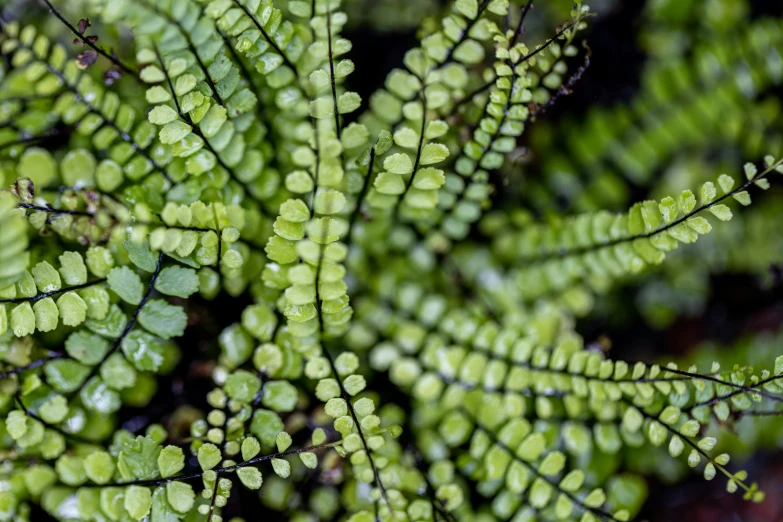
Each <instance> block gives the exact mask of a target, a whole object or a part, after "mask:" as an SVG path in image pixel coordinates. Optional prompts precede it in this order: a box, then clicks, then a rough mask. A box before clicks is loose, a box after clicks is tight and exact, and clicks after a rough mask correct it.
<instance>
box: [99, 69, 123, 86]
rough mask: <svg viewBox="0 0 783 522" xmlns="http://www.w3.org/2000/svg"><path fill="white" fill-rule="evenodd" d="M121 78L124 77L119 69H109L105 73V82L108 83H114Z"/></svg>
mask: <svg viewBox="0 0 783 522" xmlns="http://www.w3.org/2000/svg"><path fill="white" fill-rule="evenodd" d="M120 78H122V72H121V71H120V70H119V69H109V70H108V71H106V72H105V73H103V83H105V84H106V85H112V84H114V82H116V81H117V80H119V79H120Z"/></svg>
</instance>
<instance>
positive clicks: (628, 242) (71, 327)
mask: <svg viewBox="0 0 783 522" xmlns="http://www.w3.org/2000/svg"><path fill="white" fill-rule="evenodd" d="M355 4H356V2H351V3H349V5H346V6H343V5H342V2H341V1H340V0H313V1H299V0H292V1H288V2H275V1H273V0H177V1H174V0H134V1H131V0H112V1H107V0H79V1H77V2H73V3H68V5H65V4H62V5H60V4H58V3H56V2H53V1H50V0H43V2H42V10H41V11H40V12H41V13H46V14H47V16H48V17H49V18H48V19H49V20H51V22H52V23H51V24H49V23H46V24H43V23H40V22H39V21H34V22H33V23H32V24H29V25H25V24H24V23H23V21H20V20H18V19H16V18H19V17H21V18H23V19H24V18H25V16H24V14H22V15H21V16H19V15H18V14H17V13H18V11H16V10H11V9H9V10H8V12H9V13H12V14H15V16H8V17H5V16H4V17H3V18H2V21H1V22H0V51H1V52H2V54H3V57H4V61H3V63H2V65H0V67H1V68H0V124H2V129H0V181H2V183H3V186H4V188H3V190H2V191H0V223H2V227H0V360H1V361H2V368H0V381H2V383H1V385H0V409H2V414H3V419H4V422H3V424H2V425H0V435H2V437H0V439H1V444H0V446H2V450H0V459H2V462H3V465H2V468H3V469H2V474H3V478H2V481H3V484H4V487H2V488H0V520H31V519H32V518H33V517H38V516H40V515H39V513H40V511H33V510H43V511H44V512H46V513H47V514H48V515H50V516H51V517H53V518H55V519H58V520H85V521H87V520H112V521H120V520H151V521H153V522H162V521H166V522H172V521H175V520H207V521H209V522H220V521H221V520H223V519H225V518H226V517H229V516H232V515H233V514H237V515H240V516H243V517H246V518H247V519H248V520H249V519H252V518H253V517H256V518H257V517H258V516H259V515H257V514H256V512H255V511H253V512H250V511H248V510H247V509H246V512H245V513H241V512H237V508H238V506H244V505H246V503H247V499H248V498H252V499H256V498H257V499H260V502H261V503H262V504H263V505H264V506H265V507H266V508H269V509H271V510H276V511H280V512H282V513H283V515H284V516H286V517H287V518H289V519H292V520H316V519H321V520H332V519H341V520H342V519H344V520H350V521H352V522H362V521H369V520H378V521H380V520H389V521H401V520H410V521H416V520H422V521H425V520H431V521H438V520H446V521H456V520H514V521H523V520H581V521H583V522H589V521H599V520H601V521H626V520H631V519H632V518H633V517H634V516H636V515H637V512H638V510H639V507H640V505H641V503H642V502H643V499H644V491H643V488H642V487H641V486H639V483H638V479H637V478H634V477H632V476H631V475H628V474H626V473H624V472H625V471H627V470H631V471H637V472H645V473H648V472H650V471H649V470H648V469H646V468H645V466H644V465H643V464H644V460H645V458H649V456H650V455H655V456H660V455H661V454H662V453H668V454H669V456H670V457H671V458H673V459H675V461H676V462H680V463H681V464H683V466H690V467H692V468H697V467H698V468H699V471H700V472H701V473H702V474H703V476H704V477H705V478H706V479H707V480H711V479H713V478H715V477H716V476H718V475H720V476H722V477H723V478H724V479H725V481H726V484H727V486H726V487H727V489H728V490H729V491H731V492H733V491H741V492H742V493H743V495H744V497H745V498H746V499H749V500H752V501H755V502H761V501H763V500H764V493H763V492H762V491H760V489H759V486H758V485H757V484H756V483H755V482H754V481H753V480H752V479H749V478H748V474H747V473H746V472H745V471H743V470H741V469H739V468H737V467H735V466H734V465H733V463H730V457H729V454H728V453H726V452H724V451H723V449H724V446H728V447H730V446H731V445H730V444H724V442H723V440H724V433H723V432H722V431H721V430H720V427H721V424H725V423H727V422H729V421H732V420H738V419H742V418H746V419H747V420H754V419H753V418H754V417H756V416H758V417H767V416H769V417H774V416H777V415H778V414H779V410H778V408H779V404H778V403H779V402H780V394H781V393H783V389H782V388H781V386H782V385H781V381H780V379H781V377H783V358H781V357H780V356H778V355H779V354H778V353H777V352H779V351H780V350H779V349H775V348H773V349H771V350H768V351H767V352H765V353H764V357H763V359H762V360H760V361H758V362H757V361H756V359H755V358H753V360H750V359H751V358H750V357H749V358H748V359H749V360H748V361H746V362H747V364H737V365H735V366H733V367H731V365H730V364H725V365H724V366H725V367H727V368H729V367H730V369H727V370H726V369H722V368H721V365H720V364H719V363H718V362H714V363H712V364H711V365H710V364H707V363H705V362H702V361H700V364H698V365H693V366H687V368H686V369H683V368H685V366H683V367H680V366H678V365H677V363H675V362H668V361H667V362H665V363H664V364H652V363H646V362H642V361H640V362H626V361H623V360H619V359H614V358H611V357H609V356H608V355H607V354H604V353H600V352H597V351H595V350H593V349H591V348H590V347H589V346H586V345H585V342H584V340H583V338H582V337H581V336H580V334H579V333H578V329H577V323H576V320H577V319H578V318H580V317H583V316H585V315H587V314H589V313H590V312H591V311H592V310H593V308H594V304H595V302H596V301H597V299H598V298H599V296H605V295H607V294H610V295H611V291H612V290H613V289H614V288H615V287H616V286H617V285H619V284H622V283H625V282H628V281H637V280H638V278H639V276H640V274H642V273H643V272H651V271H652V268H653V267H655V266H657V265H660V264H663V263H664V262H667V261H668V259H669V257H675V256H669V253H670V252H671V251H673V250H675V249H678V248H679V245H680V243H683V244H687V243H694V242H696V241H697V240H699V239H700V237H701V236H703V235H705V234H707V233H708V232H710V230H711V229H712V225H711V224H710V222H709V221H707V219H706V217H707V216H708V215H712V216H713V217H714V218H717V220H718V221H728V220H730V219H731V218H732V217H733V211H732V210H731V209H730V208H729V206H727V203H730V202H731V201H732V200H736V201H738V202H739V203H740V204H741V205H742V206H747V205H750V203H751V196H750V191H751V190H757V189H762V190H766V189H768V188H770V183H771V181H770V180H772V179H773V177H774V176H776V175H777V174H778V173H781V172H783V166H781V164H782V163H783V160H778V159H775V157H773V156H767V157H765V158H764V164H763V166H761V167H757V166H756V164H754V163H747V164H746V165H745V167H744V174H745V177H744V180H743V181H741V182H740V181H738V180H737V179H735V178H734V177H732V176H729V175H726V174H722V175H720V176H719V177H717V179H715V180H713V181H708V182H706V183H699V185H698V190H697V192H698V197H697V195H694V193H693V192H691V190H684V191H679V190H678V191H677V192H679V195H678V197H677V199H675V198H673V197H670V196H665V197H657V198H656V199H648V200H645V201H641V202H639V203H635V204H631V203H630V202H627V201H625V200H621V201H616V202H615V203H618V204H622V205H623V206H625V207H626V208H627V209H628V210H626V211H623V212H620V213H616V212H615V211H616V208H613V207H612V206H610V205H598V206H596V208H590V209H589V210H590V211H588V212H584V213H582V214H577V215H573V216H569V215H557V216H553V217H551V218H550V219H540V220H539V219H532V218H531V217H530V212H531V211H532V210H534V208H539V202H538V201H536V204H535V205H526V206H524V207H522V206H520V202H519V201H515V202H514V203H512V205H513V206H512V208H511V209H508V208H507V207H506V206H504V205H505V203H506V202H504V201H502V200H503V198H502V196H503V194H502V193H503V186H502V181H498V178H497V177H496V174H497V173H498V172H502V171H504V170H507V169H508V168H509V165H510V164H512V163H513V156H514V153H515V151H516V150H517V149H518V147H519V145H520V143H521V140H522V139H524V138H525V132H526V131H527V130H528V128H529V127H531V126H532V124H533V123H535V121H536V119H538V118H541V117H542V116H543V115H544V114H545V113H547V112H548V111H549V110H550V109H552V108H553V107H554V106H556V105H557V104H558V103H559V102H560V100H561V99H562V98H564V97H565V96H567V95H569V94H570V93H571V92H572V91H573V90H574V89H576V88H577V86H578V82H579V81H581V80H582V79H583V75H584V73H585V71H586V70H587V68H588V67H589V65H590V60H591V56H592V51H591V50H590V48H589V47H588V46H587V45H586V44H584V46H581V44H582V43H583V42H582V41H581V39H582V36H581V35H582V31H584V30H585V29H586V28H587V27H588V26H589V23H590V20H591V18H590V17H591V13H590V10H589V8H588V7H587V5H583V3H582V2H581V1H580V2H576V3H575V4H574V5H573V6H572V9H571V10H570V12H569V13H568V18H567V19H566V20H565V21H564V22H563V23H562V24H561V25H560V26H558V27H557V28H555V29H554V30H550V32H549V34H548V35H547V36H546V37H545V38H542V39H541V40H540V41H535V39H531V38H529V37H528V36H527V35H525V34H524V29H525V25H526V24H528V25H529V24H530V23H531V20H533V19H534V17H535V16H536V14H535V13H534V12H533V3H532V2H526V3H524V5H521V6H520V5H516V4H515V3H513V2H510V1H509V0H455V1H454V2H449V5H448V7H447V8H446V10H445V11H444V12H443V16H442V17H441V18H440V19H438V20H432V19H429V20H425V21H424V22H423V23H422V24H421V29H420V31H419V36H420V38H419V42H418V44H417V45H416V46H414V47H413V48H412V49H410V50H409V51H408V52H407V53H406V54H405V56H404V59H403V61H402V64H401V65H400V67H399V68H397V69H394V70H392V71H391V72H390V73H389V74H388V76H387V77H386V79H385V82H384V85H383V87H382V88H380V89H378V90H377V91H375V92H374V93H373V94H372V95H371V96H370V97H369V99H368V100H362V99H361V97H360V95H359V94H358V93H357V92H355V91H353V90H351V89H352V88H353V86H354V84H355V82H356V78H355V76H356V75H354V74H353V73H354V69H355V68H356V65H355V64H354V62H353V61H352V59H351V58H350V56H351V54H350V53H351V52H352V50H353V44H352V43H351V42H350V41H349V39H348V38H346V34H344V29H345V27H346V24H348V22H349V20H348V16H347V15H346V12H344V11H343V9H346V10H348V11H350V10H354V9H355ZM428 5H429V4H428ZM428 5H427V6H428ZM352 6H353V7H352ZM427 6H424V5H423V6H422V7H421V8H422V9H426V8H427ZM381 7H383V6H381ZM379 9H380V8H379ZM75 13H79V14H89V15H90V17H91V20H92V21H90V20H88V19H86V18H82V19H81V20H79V21H78V22H77V23H74V22H73V21H72V19H74V20H75V16H76V15H75ZM6 18H8V19H6ZM378 22H379V23H380V25H384V21H378ZM387 22H388V23H389V24H394V23H396V21H395V20H389V21H387ZM93 23H94V24H95V25H94V26H93V25H92V24H93ZM769 24H771V22H769ZM545 25H546V24H545ZM115 28H116V29H118V31H117V32H118V35H119V36H117V38H113V37H112V31H113V29H115ZM768 32H770V30H769V28H768V27H767V26H766V25H764V26H763V27H762V26H759V27H755V26H754V27H753V28H752V33H753V35H756V36H751V37H749V39H750V40H751V43H750V44H749V45H751V47H753V50H754V52H757V51H759V50H758V47H759V46H758V44H757V42H756V43H754V42H755V40H754V38H758V34H762V33H764V34H766V33H768ZM773 36H774V35H770V38H772V37H773ZM531 40H532V41H531ZM63 42H73V43H72V44H71V43H69V44H67V45H66V44H64V43H63ZM580 49H583V50H580ZM770 49H773V48H772V47H770ZM74 50H76V51H77V52H72V51H74ZM754 56H755V55H754ZM735 58H736V59H735ZM727 61H730V62H732V63H736V64H737V66H738V67H742V64H744V63H745V62H746V61H753V63H754V64H755V61H756V59H755V57H754V58H753V60H750V59H746V58H742V57H732V58H731V59H727ZM683 63H684V62H683ZM761 67H762V68H764V67H766V69H764V70H765V72H766V73H767V74H768V76H769V77H770V82H771V83H775V82H776V81H777V80H776V79H775V78H774V69H775V65H774V63H773V61H771V59H770V60H767V62H765V65H763V66H761ZM651 89H652V90H655V88H654V87H653V88H651ZM717 91H719V89H718V88H716V92H717ZM720 92H721V93H722V92H723V91H720ZM718 97H720V96H718ZM700 100H703V103H704V104H706V105H709V106H710V107H712V104H713V102H714V101H715V100H713V98H712V97H711V94H710V93H704V94H702V95H700ZM672 106H673V107H679V105H672ZM758 108H759V112H760V113H764V109H763V107H760V106H759V107H758ZM646 110H649V111H650V112H653V111H652V110H651V109H649V108H648V109H646ZM763 127H764V128H762V129H761V130H760V134H761V135H762V136H766V135H767V134H768V133H767V130H766V126H765V125H763ZM572 131H573V132H574V133H578V134H579V136H580V137H581V136H582V135H586V134H587V133H586V132H585V131H583V130H582V129H581V128H579V127H577V126H573V128H572ZM694 134H696V135H697V136H698V137H699V138H701V139H702V140H704V141H706V140H708V139H712V138H713V137H714V136H713V134H710V133H709V132H707V131H704V132H697V133H694ZM772 141H774V140H770V141H769V142H766V141H765V143H764V145H765V146H767V145H769V146H770V147H772V146H773V143H772ZM672 149H673V147H672ZM748 149H749V151H753V152H757V151H755V149H753V148H752V147H748ZM589 152H590V153H591V154H592V155H594V156H595V157H600V156H601V152H600V151H597V150H596V151H593V150H591V151H589ZM617 153H618V154H620V155H621V156H622V157H623V158H626V159H627V160H628V161H621V162H620V167H621V169H620V170H622V172H623V174H624V175H628V176H631V177H633V176H634V175H635V174H638V171H639V169H637V168H636V167H635V166H634V164H633V162H634V161H636V162H641V163H643V164H644V167H643V168H641V170H645V169H646V171H651V170H652V169H653V168H654V163H655V162H654V161H652V160H650V161H647V160H646V159H645V158H646V157H645V153H644V151H640V149H638V148H636V147H635V146H634V145H633V144H631V145H629V146H627V147H626V146H622V147H621V150H619V151H617ZM663 155H664V154H663V153H661V156H663ZM596 161H598V160H596ZM637 180H638V178H637ZM663 188H666V189H670V187H668V186H664V187H663ZM669 191H670V192H673V189H670V190H669ZM547 192H548V189H544V190H542V191H540V192H538V193H535V194H534V195H535V196H536V198H537V197H538V196H539V195H541V196H542V198H541V199H542V201H540V203H541V204H542V205H543V206H544V207H546V206H548V205H549V204H550V203H551V201H544V197H543V196H544V195H547ZM655 193H656V194H657V190H656V192H655ZM772 198H774V196H772V197H770V198H767V201H774V199H772ZM496 204H497V206H498V209H499V210H493V209H494V208H495V206H496ZM618 206H619V205H618ZM620 208H621V207H620ZM510 223H513V226H511V227H509V226H508V225H509V224H510ZM716 226H722V225H721V224H719V223H716ZM727 245H728V242H727ZM726 248H728V246H727V247H726ZM734 248H736V246H735V247H734ZM680 262H681V260H680ZM671 264H672V266H675V267H676V266H678V265H677V261H676V260H675V261H674V262H673V263H671ZM740 264H741V263H740ZM672 270H673V271H675V269H672ZM700 273H701V274H703V272H700ZM224 305H225V308H226V311H225V312H223V311H222V310H221V308H223V307H224ZM215 311H217V312H219V313H213V312H215ZM715 359H721V357H715ZM710 362H711V361H710ZM749 364H754V366H749ZM755 365H758V366H755ZM186 366H190V367H191V369H192V370H193V371H194V372H196V371H200V372H202V373H203V374H204V376H205V377H207V378H208V380H209V384H208V386H209V391H207V392H206V396H205V397H203V398H201V397H200V398H198V399H193V398H192V397H190V393H191V392H192V393H196V394H200V393H201V388H202V386H201V384H199V383H197V382H193V383H191V382H188V383H187V384H186V386H187V387H188V392H189V395H188V402H192V404H187V405H182V406H181V407H178V408H176V409H174V410H172V411H169V408H168V401H161V400H160V399H161V398H163V397H164V396H165V395H166V394H167V390H166V389H164V388H163V387H161V389H158V387H159V386H162V385H163V386H168V385H169V383H170V381H174V382H175V383H178V382H179V380H180V376H181V372H182V370H183V368H185V367H186ZM172 375H173V376H172ZM191 384H192V390H191ZM177 385H178V384H175V385H174V386H177ZM204 399H205V400H204ZM164 410H165V411H164ZM134 411H136V412H138V411H141V412H144V413H143V419H140V418H139V417H133V418H130V419H129V418H128V414H129V412H134ZM762 412H763V413H762ZM755 443H756V441H753V444H755ZM667 458H668V457H667ZM601 466H604V468H603V471H600V472H598V471H596V470H597V469H598V468H600V467H601ZM620 489H622V490H623V491H624V492H625V493H626V494H624V495H623V494H620V493H619V492H618V491H619V490H620ZM246 490H247V491H252V492H255V491H258V493H255V494H253V495H252V497H251V496H248V495H247V491H246ZM628 491H631V492H632V494H627V492H628ZM238 497H242V500H241V501H240V500H239V499H238ZM240 509H241V508H240ZM33 513H35V514H33ZM232 520H235V519H232Z"/></svg>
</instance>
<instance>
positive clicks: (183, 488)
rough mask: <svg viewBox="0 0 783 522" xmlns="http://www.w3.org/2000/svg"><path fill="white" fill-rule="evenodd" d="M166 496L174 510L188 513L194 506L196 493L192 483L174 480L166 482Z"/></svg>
mask: <svg viewBox="0 0 783 522" xmlns="http://www.w3.org/2000/svg"><path fill="white" fill-rule="evenodd" d="M166 498H167V499H168V501H169V504H171V507H172V508H173V509H174V511H177V512H178V513H187V512H188V511H190V510H191V508H192V507H193V503H194V501H195V499H196V494H195V492H194V491H193V487H192V486H191V485H190V484H187V483H185V482H177V481H174V482H169V483H168V484H166Z"/></svg>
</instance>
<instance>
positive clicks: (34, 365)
mask: <svg viewBox="0 0 783 522" xmlns="http://www.w3.org/2000/svg"><path fill="white" fill-rule="evenodd" d="M64 357H66V355H65V354H64V353H51V354H50V355H49V356H48V357H45V358H43V359H38V360H37V361H33V362H31V363H30V364H28V365H27V366H19V367H17V368H12V369H10V370H8V371H5V372H2V373H0V379H7V378H8V377H11V376H12V375H18V374H20V373H23V372H26V371H27V370H33V369H35V368H40V367H41V366H43V365H44V364H46V363H48V362H49V361H55V360H57V359H62V358H64Z"/></svg>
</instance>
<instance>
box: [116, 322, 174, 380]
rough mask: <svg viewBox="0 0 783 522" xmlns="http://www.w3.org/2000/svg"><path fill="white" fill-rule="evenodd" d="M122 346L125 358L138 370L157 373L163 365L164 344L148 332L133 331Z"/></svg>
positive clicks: (123, 341)
mask: <svg viewBox="0 0 783 522" xmlns="http://www.w3.org/2000/svg"><path fill="white" fill-rule="evenodd" d="M121 346H122V352H123V353H124V354H125V357H127V358H128V360H129V361H130V362H131V363H132V364H133V365H134V366H135V367H136V369H138V370H141V371H152V372H157V371H158V370H160V368H161V366H162V365H163V361H164V347H163V344H162V343H161V341H160V340H159V339H158V338H156V337H155V336H153V335H150V334H148V333H147V332H144V331H140V330H133V331H132V332H131V333H129V334H128V335H126V336H125V338H124V339H123V340H122V344H121Z"/></svg>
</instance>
